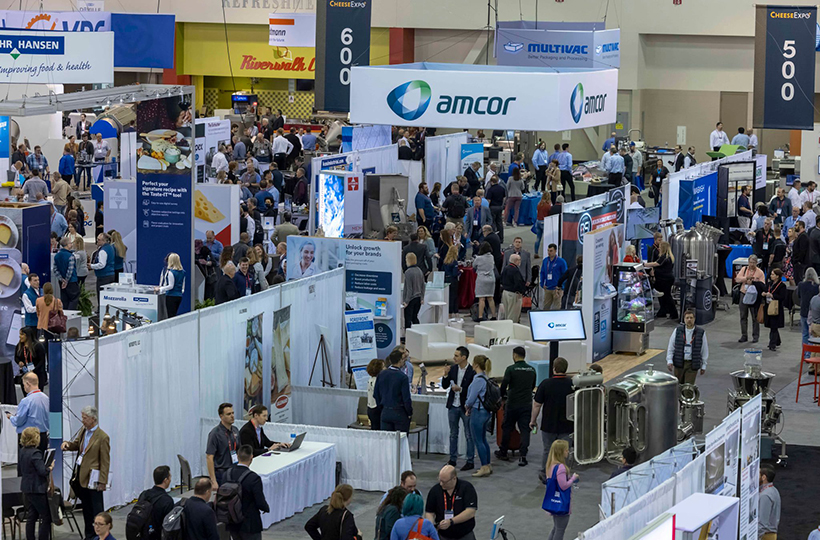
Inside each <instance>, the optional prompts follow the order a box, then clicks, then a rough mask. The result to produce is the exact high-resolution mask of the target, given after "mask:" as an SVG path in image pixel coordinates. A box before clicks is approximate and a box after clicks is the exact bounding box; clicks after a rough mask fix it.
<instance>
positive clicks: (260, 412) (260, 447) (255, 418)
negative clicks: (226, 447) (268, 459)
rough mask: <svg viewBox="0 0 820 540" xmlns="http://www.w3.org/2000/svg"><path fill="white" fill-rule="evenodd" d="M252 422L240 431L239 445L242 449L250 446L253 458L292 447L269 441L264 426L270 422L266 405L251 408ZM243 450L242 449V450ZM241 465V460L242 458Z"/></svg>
mask: <svg viewBox="0 0 820 540" xmlns="http://www.w3.org/2000/svg"><path fill="white" fill-rule="evenodd" d="M250 414H251V421H250V422H248V423H247V424H245V425H244V426H242V429H240V430H239V444H241V445H242V447H245V446H250V447H251V449H252V450H253V456H254V457H256V456H259V455H262V454H264V453H265V452H267V451H268V450H279V449H280V448H287V447H288V446H290V445H289V444H286V443H277V442H273V441H272V440H270V439H268V437H267V435H265V430H264V429H262V426H264V425H265V423H266V422H267V421H268V408H267V407H265V406H264V405H256V406H254V407H252V408H251V410H250ZM240 450H241V448H240ZM240 463H241V458H240Z"/></svg>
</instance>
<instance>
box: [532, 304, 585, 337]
mask: <svg viewBox="0 0 820 540" xmlns="http://www.w3.org/2000/svg"><path fill="white" fill-rule="evenodd" d="M530 329H531V330H532V340H533V341H556V340H560V341H568V340H570V341H571V340H583V339H586V338H587V333H586V329H585V328H584V318H583V316H582V315H581V310H580V309H565V310H559V311H530Z"/></svg>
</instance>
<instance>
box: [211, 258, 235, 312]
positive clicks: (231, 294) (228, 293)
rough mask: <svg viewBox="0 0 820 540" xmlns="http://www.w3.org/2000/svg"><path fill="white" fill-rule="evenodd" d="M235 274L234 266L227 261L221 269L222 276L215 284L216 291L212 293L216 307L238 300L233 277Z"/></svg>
mask: <svg viewBox="0 0 820 540" xmlns="http://www.w3.org/2000/svg"><path fill="white" fill-rule="evenodd" d="M235 274H236V265H235V264H234V263H233V262H231V261H228V262H227V263H225V266H223V267H222V275H221V276H219V281H217V282H216V290H215V292H214V301H215V302H216V305H219V304H224V303H225V302H230V301H231V300H236V299H237V298H239V291H238V290H237V288H236V283H234V281H233V277H234V275H235Z"/></svg>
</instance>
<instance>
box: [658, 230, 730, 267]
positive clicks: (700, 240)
mask: <svg viewBox="0 0 820 540" xmlns="http://www.w3.org/2000/svg"><path fill="white" fill-rule="evenodd" d="M722 234H723V231H721V230H720V229H716V228H715V227H711V226H709V225H705V224H703V223H696V224H695V226H694V227H692V228H691V229H689V230H688V231H687V230H685V229H683V228H682V227H681V228H680V229H679V230H678V231H677V232H675V233H674V234H672V235H670V236H669V244H670V245H671V247H672V254H673V255H674V256H675V276H676V277H677V278H678V279H684V278H686V277H687V275H686V268H687V267H686V262H687V261H692V260H695V261H697V277H698V278H703V277H717V275H718V272H717V264H718V256H717V242H718V239H719V238H720V237H721V235H722Z"/></svg>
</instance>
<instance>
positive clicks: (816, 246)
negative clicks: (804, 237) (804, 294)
mask: <svg viewBox="0 0 820 540" xmlns="http://www.w3.org/2000/svg"><path fill="white" fill-rule="evenodd" d="M809 253H810V254H811V255H810V257H811V267H812V268H814V269H815V270H816V271H820V227H817V226H814V227H812V228H811V229H809Z"/></svg>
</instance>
